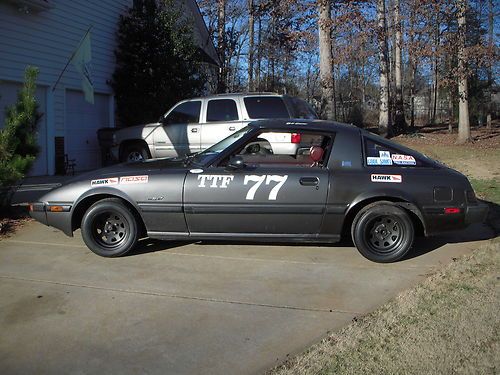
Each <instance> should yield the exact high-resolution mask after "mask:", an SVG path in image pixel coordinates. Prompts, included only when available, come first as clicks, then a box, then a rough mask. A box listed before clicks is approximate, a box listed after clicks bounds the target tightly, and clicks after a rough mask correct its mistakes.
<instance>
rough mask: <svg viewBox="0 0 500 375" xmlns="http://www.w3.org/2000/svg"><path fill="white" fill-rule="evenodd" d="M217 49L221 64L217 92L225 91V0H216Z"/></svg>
mask: <svg viewBox="0 0 500 375" xmlns="http://www.w3.org/2000/svg"><path fill="white" fill-rule="evenodd" d="M217 12H218V18H217V30H218V32H217V37H218V39H217V42H218V43H217V50H218V54H219V60H220V63H221V66H220V68H219V83H218V87H217V91H218V92H220V93H221V92H225V91H226V80H227V74H226V32H225V29H226V0H217Z"/></svg>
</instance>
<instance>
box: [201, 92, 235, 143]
mask: <svg viewBox="0 0 500 375" xmlns="http://www.w3.org/2000/svg"><path fill="white" fill-rule="evenodd" d="M205 112H206V115H205V121H204V122H203V124H202V125H201V149H202V150H205V149H207V148H208V147H210V146H212V145H213V144H215V143H217V142H219V141H220V140H222V139H224V138H226V137H227V136H229V135H231V134H232V133H234V132H235V131H237V130H240V129H241V128H242V127H243V126H244V124H243V122H242V121H241V120H240V119H241V114H240V113H239V110H238V105H237V102H236V101H235V100H234V99H227V98H221V99H210V100H207V103H206V111H205Z"/></svg>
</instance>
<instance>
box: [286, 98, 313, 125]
mask: <svg viewBox="0 0 500 375" xmlns="http://www.w3.org/2000/svg"><path fill="white" fill-rule="evenodd" d="M290 101H291V102H292V111H293V113H292V116H293V118H305V119H309V120H314V119H317V118H318V115H317V114H316V112H315V111H314V109H313V108H312V107H311V105H310V104H309V103H308V102H306V101H305V100H302V99H299V98H293V97H292V98H290Z"/></svg>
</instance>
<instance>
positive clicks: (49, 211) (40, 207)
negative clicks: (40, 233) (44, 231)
mask: <svg viewBox="0 0 500 375" xmlns="http://www.w3.org/2000/svg"><path fill="white" fill-rule="evenodd" d="M54 207H60V208H61V209H60V210H59V209H58V210H57V211H56V210H53V209H54ZM71 208H72V207H71V205H67V204H46V203H43V202H35V203H31V204H30V205H29V214H30V216H31V217H32V218H33V219H35V220H36V221H39V222H40V223H42V224H45V225H48V226H50V227H54V228H57V229H59V230H61V231H63V232H64V234H66V235H67V236H70V237H72V236H73V228H72V222H71V217H72V212H71Z"/></svg>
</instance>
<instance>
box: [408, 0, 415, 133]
mask: <svg viewBox="0 0 500 375" xmlns="http://www.w3.org/2000/svg"><path fill="white" fill-rule="evenodd" d="M416 6H417V5H416V4H415V1H413V2H412V3H411V4H410V7H411V10H410V20H409V30H408V42H409V46H410V47H409V48H408V59H409V61H410V128H411V130H414V129H415V78H416V76H417V62H416V57H415V52H414V51H413V50H412V48H413V44H414V42H415V17H416V14H415V13H416Z"/></svg>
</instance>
